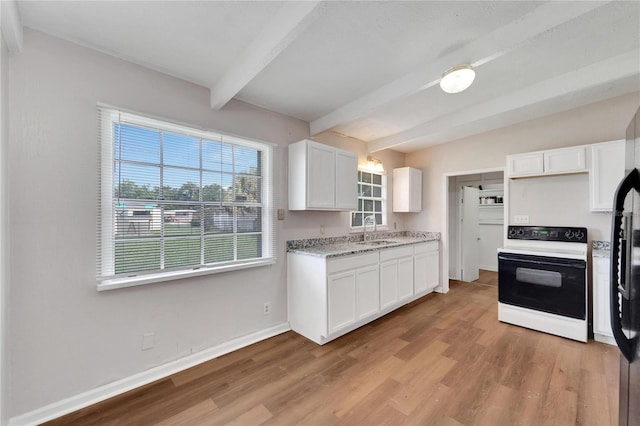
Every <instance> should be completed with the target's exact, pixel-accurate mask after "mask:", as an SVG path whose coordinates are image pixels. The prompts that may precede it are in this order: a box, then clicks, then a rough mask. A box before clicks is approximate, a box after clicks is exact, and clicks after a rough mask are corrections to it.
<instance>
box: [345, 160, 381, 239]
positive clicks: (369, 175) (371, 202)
mask: <svg viewBox="0 0 640 426" xmlns="http://www.w3.org/2000/svg"><path fill="white" fill-rule="evenodd" d="M386 181H387V178H386V176H384V175H383V174H382V173H376V172H370V171H366V170H358V210H357V211H354V212H351V228H361V227H362V226H363V224H364V220H365V219H366V218H367V217H369V216H373V217H374V218H375V223H376V226H378V227H385V226H386V225H387V214H386V211H387V209H386V197H387V194H386ZM371 223H372V222H367V225H369V224H371Z"/></svg>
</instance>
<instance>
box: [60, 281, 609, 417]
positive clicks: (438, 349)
mask: <svg viewBox="0 0 640 426" xmlns="http://www.w3.org/2000/svg"><path fill="white" fill-rule="evenodd" d="M618 359H619V358H618V351H617V348H615V347H612V346H608V345H604V344H601V343H595V342H593V341H590V342H589V343H588V344H583V343H579V342H574V341H571V340H567V339H563V338H560V337H555V336H551V335H548V334H544V333H539V332H536V331H532V330H528V329H524V328H520V327H516V326H512V325H507V324H503V323H500V322H498V319H497V288H496V287H494V286H491V285H478V284H477V283H465V282H460V281H452V282H451V291H450V292H449V293H448V294H446V295H443V294H431V295H428V296H426V297H424V298H422V299H420V300H418V301H416V302H413V303H412V304H410V305H407V306H406V307H403V308H401V309H399V310H397V311H396V312H394V313H391V314H389V315H387V316H385V317H383V318H381V319H379V320H377V321H375V322H373V323H371V324H369V325H367V326H364V327H362V328H360V329H358V330H356V331H354V332H352V333H349V334H347V335H346V336H343V337H342V338H339V339H337V340H335V341H333V342H330V343H328V344H326V345H324V346H318V345H316V344H315V343H313V342H311V341H309V340H307V339H305V338H303V337H301V336H299V335H297V334H295V333H293V332H287V333H284V334H282V335H279V336H276V337H274V338H271V339H268V340H265V341H263V342H260V343H257V344H254V345H252V346H249V347H246V348H243V349H241V350H239V351H236V352H233V353H231V354H228V355H225V356H222V357H220V358H217V359H215V360H212V361H210V362H207V363H205V364H201V365H199V366H197V367H194V368H192V369H190V370H186V371H184V372H181V373H178V374H176V375H174V376H171V377H169V378H167V379H165V380H161V381H159V382H156V383H153V384H150V385H148V386H145V387H143V388H141V389H137V390H134V391H131V392H128V393H127V394H124V395H121V396H118V397H115V398H113V399H110V400H108V401H105V402H102V403H99V404H96V405H94V406H92V407H88V408H86V409H83V410H80V411H78V412H75V413H72V414H70V415H67V416H65V417H62V418H60V419H57V420H55V421H52V422H50V424H52V425H58V424H65V425H66V424H77V425H116V424H117V425H155V424H162V425H213V424H235V425H254V424H273V425H299V424H308V425H334V424H335V425H382V424H389V425H403V424H424V425H472V424H474V425H475V424H478V425H554V426H555V425H578V424H579V425H616V424H617V404H618Z"/></svg>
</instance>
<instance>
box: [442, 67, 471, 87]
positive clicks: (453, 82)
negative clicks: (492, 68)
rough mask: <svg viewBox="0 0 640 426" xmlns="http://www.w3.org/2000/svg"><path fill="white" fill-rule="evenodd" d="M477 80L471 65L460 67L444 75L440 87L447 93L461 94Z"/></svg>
mask: <svg viewBox="0 0 640 426" xmlns="http://www.w3.org/2000/svg"><path fill="white" fill-rule="evenodd" d="M475 78H476V72H475V71H474V70H473V67H472V66H471V65H458V66H457V67H453V68H451V69H450V70H448V71H446V72H445V73H444V74H442V79H440V87H441V88H442V90H444V91H445V92H447V93H459V92H462V91H463V90H465V89H467V88H468V87H469V86H471V83H473V80H474V79H475Z"/></svg>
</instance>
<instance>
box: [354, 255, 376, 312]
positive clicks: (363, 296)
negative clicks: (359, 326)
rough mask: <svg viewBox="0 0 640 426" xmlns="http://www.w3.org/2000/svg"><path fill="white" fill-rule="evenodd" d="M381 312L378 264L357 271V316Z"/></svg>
mask: <svg viewBox="0 0 640 426" xmlns="http://www.w3.org/2000/svg"><path fill="white" fill-rule="evenodd" d="M378 312H380V276H379V269H378V265H372V266H369V267H366V268H360V269H358V270H357V271H356V318H357V319H362V318H366V317H368V316H371V315H374V314H377V313H378Z"/></svg>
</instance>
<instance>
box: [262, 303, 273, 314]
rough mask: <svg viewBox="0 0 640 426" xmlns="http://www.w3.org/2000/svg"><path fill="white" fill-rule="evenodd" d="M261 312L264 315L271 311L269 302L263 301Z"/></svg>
mask: <svg viewBox="0 0 640 426" xmlns="http://www.w3.org/2000/svg"><path fill="white" fill-rule="evenodd" d="M262 313H264V314H265V315H269V314H270V313H271V304H270V303H269V302H264V308H263V311H262Z"/></svg>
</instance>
